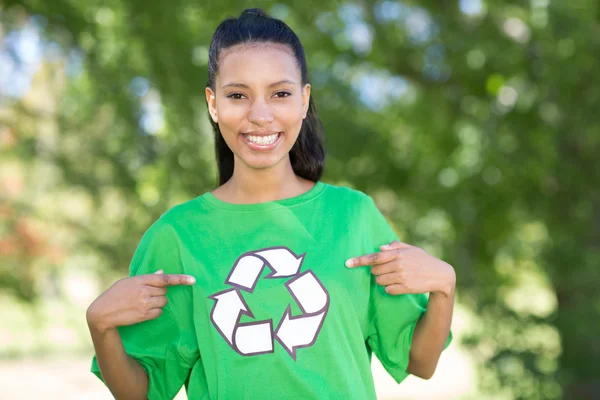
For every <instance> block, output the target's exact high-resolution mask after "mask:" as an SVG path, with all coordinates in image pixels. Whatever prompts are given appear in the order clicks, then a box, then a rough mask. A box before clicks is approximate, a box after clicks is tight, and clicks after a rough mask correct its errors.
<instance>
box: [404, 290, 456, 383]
mask: <svg viewBox="0 0 600 400" xmlns="http://www.w3.org/2000/svg"><path fill="white" fill-rule="evenodd" d="M453 308H454V287H452V288H451V289H449V290H448V291H447V292H446V293H444V292H432V293H431V294H430V295H429V303H428V305H427V311H425V314H424V315H423V316H422V317H421V319H420V320H419V322H418V323H417V326H416V327H415V331H414V333H413V339H412V346H411V349H410V361H409V363H408V368H407V372H409V373H411V374H413V375H416V376H418V377H419V378H423V379H429V378H431V377H432V376H433V373H434V372H435V368H436V366H437V363H438V360H439V358H440V355H441V353H442V350H443V349H444V345H445V344H446V340H447V339H448V335H449V334H450V323H451V322H452V310H453Z"/></svg>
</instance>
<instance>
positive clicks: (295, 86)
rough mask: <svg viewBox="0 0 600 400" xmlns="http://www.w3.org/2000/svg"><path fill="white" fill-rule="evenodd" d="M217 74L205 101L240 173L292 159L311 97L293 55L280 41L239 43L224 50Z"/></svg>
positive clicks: (207, 89) (308, 86)
mask: <svg viewBox="0 0 600 400" xmlns="http://www.w3.org/2000/svg"><path fill="white" fill-rule="evenodd" d="M240 66H244V67H243V68H240ZM215 75H216V76H215V78H214V84H213V87H214V89H213V88H211V87H210V86H209V87H207V88H206V100H207V102H208V105H209V112H210V116H211V118H212V120H213V121H214V123H215V124H217V127H218V131H219V132H217V137H222V140H224V141H225V143H226V147H227V149H228V150H229V151H231V152H233V154H234V156H235V159H236V162H238V164H239V168H240V169H241V170H240V171H239V173H241V174H245V172H244V170H242V168H243V169H246V168H252V169H260V168H269V167H273V166H274V165H276V164H278V163H281V162H287V163H289V153H290V151H291V150H292V147H293V146H294V144H295V143H296V141H297V139H298V135H299V134H300V130H301V127H302V122H303V121H304V118H306V114H307V112H308V104H309V101H310V84H308V83H304V84H302V76H301V75H300V71H299V69H298V67H297V62H296V60H295V57H294V54H293V53H292V52H291V51H290V50H289V49H288V47H287V46H285V45H282V44H276V43H257V44H253V45H248V44H239V45H235V46H232V47H230V48H228V49H226V50H224V51H222V52H221V53H220V55H219V70H218V73H217V74H215ZM290 172H292V171H290ZM237 173H238V171H236V174H237ZM224 178H225V177H222V179H221V180H224Z"/></svg>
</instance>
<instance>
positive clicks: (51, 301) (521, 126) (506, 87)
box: [0, 0, 600, 399]
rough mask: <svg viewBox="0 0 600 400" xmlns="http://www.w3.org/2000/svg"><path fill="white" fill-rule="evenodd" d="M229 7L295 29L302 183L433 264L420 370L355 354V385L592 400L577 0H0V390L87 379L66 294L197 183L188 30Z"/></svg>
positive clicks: (592, 184)
mask: <svg viewBox="0 0 600 400" xmlns="http://www.w3.org/2000/svg"><path fill="white" fill-rule="evenodd" d="M248 7H262V8H263V9H265V10H266V11H267V12H269V13H271V14H272V15H273V16H275V17H278V18H281V19H283V20H284V21H286V22H287V23H288V24H289V25H290V26H291V27H292V28H293V29H294V30H295V31H296V33H297V34H298V35H299V36H300V38H301V40H302V42H303V44H304V47H305V51H306V54H307V60H308V65H309V78H310V81H311V83H312V88H313V89H312V90H313V92H312V93H313V98H314V99H315V100H316V106H317V109H318V110H319V113H320V116H321V118H322V120H323V122H324V125H325V128H326V136H327V137H326V140H327V147H328V159H327V163H326V173H325V176H324V179H323V180H324V181H325V182H328V183H332V184H341V185H348V186H351V187H354V188H357V189H360V190H362V191H365V192H367V193H368V194H370V195H372V196H373V197H374V198H375V200H376V202H377V205H378V206H379V208H380V209H381V210H382V212H383V213H384V214H385V215H386V217H387V218H388V220H389V221H390V223H391V224H393V226H394V227H395V229H396V231H397V232H398V234H399V235H400V237H401V238H404V239H405V241H406V242H409V243H412V244H414V245H417V246H419V247H423V248H424V249H426V250H427V251H429V252H431V253H432V254H434V255H436V256H437V257H439V258H442V259H444V260H446V261H448V262H449V263H450V264H452V265H453V266H454V267H455V269H456V271H457V276H458V282H457V284H458V293H457V296H458V298H457V301H458V304H457V307H456V313H455V318H454V323H453V329H454V331H455V333H456V340H455V341H454V343H453V345H452V346H451V347H450V348H449V349H448V350H447V351H446V352H444V354H443V355H442V359H441V361H440V365H439V368H438V370H437V372H436V376H435V377H434V378H433V379H432V380H430V381H423V380H420V379H418V378H414V377H410V378H409V379H407V380H406V381H405V382H404V383H403V384H402V385H396V384H395V382H393V380H392V379H391V378H389V377H388V376H387V375H386V374H385V372H384V371H383V369H382V368H381V366H380V364H378V362H376V361H375V362H374V365H373V370H374V373H375V379H376V382H377V391H378V395H379V397H380V398H381V399H413V398H419V399H561V398H565V399H599V398H600V318H599V317H600V290H598V284H599V283H600V279H599V278H600V274H598V267H599V266H600V162H599V161H598V159H599V154H600V153H599V151H600V118H599V110H600V86H599V84H600V74H598V73H597V71H596V68H597V67H598V60H599V59H600V58H599V57H600V5H599V4H598V3H597V2H596V1H592V0H577V1H554V0H521V1H516V0H513V1H492V0H461V1H443V2H442V1H431V0H430V1H408V0H407V1H381V0H355V1H341V0H340V1H313V0H303V1H296V2H293V3H288V2H276V1H254V2H245V1H231V0H222V1H219V2H216V1H214V2H200V1H192V0H172V1H170V2H159V1H141V0H126V1H125V0H102V1H100V0H88V1H75V0H46V1H40V0H27V1H12V0H3V1H0V252H1V260H0V289H1V290H2V291H1V293H0V309H1V310H2V311H1V314H2V323H1V324H0V397H1V398H2V399H34V398H35V399H38V398H44V399H109V398H111V396H110V395H109V392H108V390H107V389H106V388H105V387H104V386H103V384H102V383H101V382H100V381H98V380H97V379H96V378H95V377H94V376H93V375H92V374H91V373H90V372H88V371H89V367H90V359H91V356H92V352H93V350H92V346H91V341H90V339H89V335H88V332H87V326H86V324H85V310H86V308H87V306H88V305H89V304H90V303H91V301H92V300H93V299H94V298H95V297H96V296H97V295H98V294H99V293H101V292H102V291H103V290H105V289H106V288H107V287H108V286H110V284H111V283H112V282H114V281H115V280H117V279H119V278H121V277H123V276H125V275H126V274H127V268H128V264H129V261H130V259H131V256H132V254H133V251H134V249H135V247H136V246H137V244H138V242H139V240H140V238H141V235H142V233H143V232H144V231H145V230H146V228H148V226H149V225H150V224H151V223H152V222H153V221H155V220H156V219H157V218H158V217H159V216H160V215H161V214H162V213H163V212H164V211H166V210H167V209H168V208H170V207H172V206H173V205H175V204H178V203H181V202H183V201H186V200H189V199H191V198H194V197H196V196H198V195H200V194H202V193H203V192H205V191H208V190H211V189H212V188H214V187H215V182H216V168H215V162H214V155H213V136H212V135H213V134H212V131H211V127H210V124H209V122H208V117H207V111H206V105H205V100H204V88H205V85H206V81H207V58H208V46H209V42H210V38H211V35H212V33H213V31H214V29H215V28H216V26H217V24H218V22H219V21H221V20H222V19H223V18H225V17H228V16H237V15H239V14H240V13H241V11H242V10H243V9H245V8H248ZM178 398H185V396H184V394H183V393H181V394H180V396H179V397H178Z"/></svg>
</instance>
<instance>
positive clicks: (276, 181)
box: [213, 156, 314, 204]
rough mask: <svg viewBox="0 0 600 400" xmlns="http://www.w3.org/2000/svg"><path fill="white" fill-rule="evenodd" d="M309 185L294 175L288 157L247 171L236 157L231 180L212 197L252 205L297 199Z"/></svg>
mask: <svg viewBox="0 0 600 400" xmlns="http://www.w3.org/2000/svg"><path fill="white" fill-rule="evenodd" d="M313 185H314V183H313V182H311V181H307V180H305V179H303V178H300V177H299V176H297V175H296V174H295V173H294V170H293V169H292V164H291V162H290V159H289V156H288V157H286V158H285V159H283V160H282V161H281V162H280V163H278V164H277V165H274V166H273V167H270V168H264V169H254V168H250V167H248V166H246V165H245V164H244V163H243V162H241V161H240V160H238V159H237V158H236V160H235V166H234V169H233V175H232V177H231V179H229V180H228V181H227V182H226V183H225V184H224V185H223V186H221V187H220V188H218V189H216V190H215V191H214V192H213V194H215V195H217V197H221V199H222V200H225V201H228V202H232V203H239V204H252V203H263V202H267V201H274V200H281V199H286V198H290V197H295V196H299V195H300V194H302V193H305V192H306V191H308V190H310V188H312V186H313Z"/></svg>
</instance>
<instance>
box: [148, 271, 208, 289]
mask: <svg viewBox="0 0 600 400" xmlns="http://www.w3.org/2000/svg"><path fill="white" fill-rule="evenodd" d="M144 281H145V283H146V284H147V285H150V286H157V287H164V286H178V285H193V284H194V283H196V278H194V277H193V276H191V275H183V274H149V275H146V276H145V278H144Z"/></svg>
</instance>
